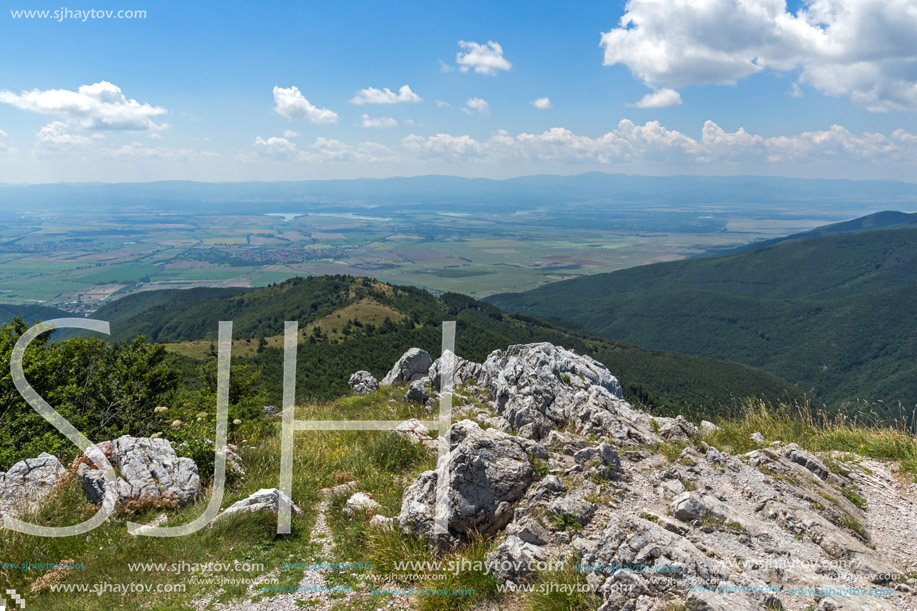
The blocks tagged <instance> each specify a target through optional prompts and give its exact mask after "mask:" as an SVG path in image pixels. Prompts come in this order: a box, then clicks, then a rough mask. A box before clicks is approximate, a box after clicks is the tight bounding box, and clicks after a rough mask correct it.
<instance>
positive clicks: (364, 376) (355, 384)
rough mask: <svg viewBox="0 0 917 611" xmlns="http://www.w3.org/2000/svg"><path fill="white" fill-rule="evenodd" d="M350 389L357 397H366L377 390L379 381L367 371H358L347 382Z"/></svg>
mask: <svg viewBox="0 0 917 611" xmlns="http://www.w3.org/2000/svg"><path fill="white" fill-rule="evenodd" d="M347 384H348V385H349V386H350V389H351V390H352V391H353V392H355V393H357V394H358V395H366V394H369V393H371V392H375V391H376V390H378V389H379V381H378V380H377V379H376V378H374V377H373V374H371V373H369V372H368V371H362V370H361V371H358V372H356V373H355V374H353V375H352V376H350V379H349V380H348V381H347Z"/></svg>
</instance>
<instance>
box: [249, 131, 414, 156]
mask: <svg viewBox="0 0 917 611" xmlns="http://www.w3.org/2000/svg"><path fill="white" fill-rule="evenodd" d="M254 152H255V156H256V157H264V158H268V159H273V160H275V161H287V162H295V163H326V162H335V161H350V162H364V163H375V162H379V161H395V160H397V159H398V156H397V154H396V153H395V151H393V150H392V149H391V148H389V147H387V146H385V145H383V144H379V143H377V142H361V143H360V144H358V145H356V146H353V145H349V144H346V143H344V142H341V141H340V140H335V139H329V138H316V140H315V142H313V143H312V144H311V145H310V146H309V147H308V148H305V149H301V148H299V147H298V146H297V145H296V144H295V143H293V142H290V141H289V140H287V139H286V138H278V137H276V136H273V137H270V138H267V139H266V140H265V139H263V138H261V137H258V138H255V144H254Z"/></svg>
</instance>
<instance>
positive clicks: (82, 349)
mask: <svg viewBox="0 0 917 611" xmlns="http://www.w3.org/2000/svg"><path fill="white" fill-rule="evenodd" d="M27 328H28V327H27V326H26V324H25V323H24V322H22V320H21V319H16V320H14V321H13V322H12V323H10V324H8V325H6V326H4V327H0V372H2V378H0V470H3V469H5V468H8V467H9V466H11V465H12V464H13V463H15V462H16V461H18V460H22V459H24V458H33V457H35V456H37V455H38V454H40V453H41V452H50V453H53V454H55V455H56V456H58V458H60V459H61V461H62V462H66V461H68V460H69V459H72V458H75V457H76V455H77V454H78V453H79V450H78V449H77V448H76V446H74V445H73V444H72V443H70V441H68V440H67V439H66V438H65V437H64V436H63V435H61V434H60V433H58V432H57V431H56V430H55V429H54V428H53V427H52V426H51V425H50V424H49V423H48V422H47V421H46V420H45V419H44V418H42V417H41V416H40V415H39V414H38V413H37V412H36V411H35V410H33V409H32V408H31V407H30V406H29V405H28V404H27V403H26V402H25V400H24V399H23V398H22V397H21V395H20V394H19V392H18V391H17V390H16V388H15V386H14V384H13V380H12V377H11V374H10V358H11V355H12V350H13V347H14V346H15V344H16V341H17V340H18V338H19V337H20V336H21V335H22V333H24V332H25V331H26V329H27ZM184 366H185V367H184V370H183V369H182V368H181V367H180V365H179V360H178V359H176V358H175V357H174V356H173V355H170V354H169V353H167V352H166V351H165V349H164V348H163V347H162V346H157V345H154V344H150V343H149V342H147V341H145V340H144V338H142V337H138V338H135V339H133V340H132V341H130V342H127V343H123V344H121V343H107V342H104V341H102V340H101V339H96V338H81V337H72V338H70V339H67V340H63V341H58V342H51V341H50V335H49V334H43V335H41V336H39V337H38V338H36V339H35V340H33V341H32V343H31V344H30V346H29V349H28V350H27V351H26V354H25V356H24V359H23V369H24V373H25V377H26V380H28V382H29V383H30V384H31V385H32V386H33V388H35V390H36V392H38V394H39V396H41V397H42V398H44V399H45V401H47V402H48V403H49V404H50V405H51V406H52V407H53V408H54V409H55V410H57V411H58V413H60V414H61V416H63V417H64V418H66V419H67V421H68V422H70V423H71V424H72V425H73V426H75V427H76V428H77V430H79V431H80V432H81V433H83V434H84V435H86V436H87V437H88V438H89V439H90V441H93V442H99V441H105V440H110V439H114V438H116V437H120V436H121V435H132V436H135V437H149V436H150V435H154V434H156V433H159V434H160V435H162V436H165V437H167V438H168V439H170V440H171V441H175V442H178V443H179V444H181V443H184V446H179V448H178V452H179V453H180V454H183V455H186V456H189V457H191V458H194V459H195V462H196V463H197V464H198V466H199V467H200V468H201V471H202V474H203V475H205V476H206V475H208V474H209V472H210V471H212V468H213V457H214V449H213V444H212V441H213V438H214V432H215V428H216V362H215V361H210V362H207V363H203V364H202V363H200V362H197V363H194V364H193V365H192V366H190V367H189V366H188V364H187V363H184ZM263 405H264V395H263V390H262V384H261V380H260V376H259V374H258V372H257V371H256V370H253V369H251V368H250V367H248V366H245V365H238V366H234V367H232V369H231V375H230V384H229V441H230V443H235V444H237V445H239V444H241V443H243V442H248V443H253V442H255V441H256V440H257V439H258V438H260V437H261V436H262V435H263V434H264V433H265V432H266V430H267V429H268V428H269V427H270V426H271V424H270V423H266V422H265V421H264V418H263V417H262V413H261V408H262V406H263ZM157 407H164V408H166V409H165V411H157V410H156V408H157ZM235 420H240V421H241V424H238V425H237V424H234V421H235ZM208 440H209V443H208Z"/></svg>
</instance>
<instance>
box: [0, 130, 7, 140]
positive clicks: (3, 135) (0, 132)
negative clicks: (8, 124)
mask: <svg viewBox="0 0 917 611" xmlns="http://www.w3.org/2000/svg"><path fill="white" fill-rule="evenodd" d="M7 136H9V134H7V133H6V132H5V131H3V130H2V129H0V138H6V137H7Z"/></svg>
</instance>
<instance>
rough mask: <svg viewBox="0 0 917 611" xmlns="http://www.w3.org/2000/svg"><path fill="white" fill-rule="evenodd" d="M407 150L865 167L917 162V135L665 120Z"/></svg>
mask: <svg viewBox="0 0 917 611" xmlns="http://www.w3.org/2000/svg"><path fill="white" fill-rule="evenodd" d="M401 144H402V146H403V147H404V148H405V149H406V150H407V151H408V152H410V153H412V154H413V155H415V156H417V157H418V158H420V159H421V160H424V159H445V160H449V161H470V162H499V161H508V160H514V159H516V160H534V161H543V162H568V163H574V162H593V163H598V164H603V165H612V164H627V163H634V162H642V161H647V162H656V163H671V164H679V165H685V164H693V165H697V166H706V165H709V164H711V163H713V162H719V163H721V164H733V165H734V164H737V163H741V162H749V163H756V164H757V163H761V162H767V163H787V162H791V163H794V164H797V165H798V164H800V163H808V164H819V163H825V162H833V163H834V162H839V163H849V164H856V165H858V166H859V165H862V164H863V163H870V162H879V161H885V162H893V163H902V164H915V163H917V136H915V135H914V134H910V133H908V132H906V131H904V130H901V129H899V130H895V131H894V132H892V134H891V135H884V134H878V133H870V132H864V133H862V134H855V133H852V132H850V131H849V130H847V129H846V128H844V127H842V126H840V125H834V126H832V127H831V128H829V129H826V130H819V131H810V132H802V133H799V134H793V135H787V136H772V137H764V136H761V135H758V134H752V133H749V132H747V131H746V130H744V129H743V128H741V127H740V128H738V129H737V130H736V131H734V132H728V131H726V130H724V129H723V128H721V127H720V126H719V125H717V124H716V123H714V122H713V121H707V122H706V123H705V124H704V126H703V128H702V130H701V134H700V138H693V137H691V136H689V135H687V134H684V133H682V132H679V131H677V130H672V129H668V128H666V127H665V126H663V125H662V124H661V123H659V122H658V121H648V122H647V123H645V124H643V125H638V124H635V123H634V122H632V121H630V120H627V119H624V120H622V121H620V122H619V123H618V126H617V127H616V128H615V129H613V130H611V131H609V132H607V133H605V134H603V135H600V136H598V137H595V138H592V137H589V136H581V135H577V134H575V133H573V132H572V131H570V130H569V129H566V128H563V127H554V128H552V129H549V130H547V131H545V132H542V133H540V134H538V133H526V132H523V133H520V134H518V135H516V136H512V135H510V134H508V133H507V132H505V131H498V132H495V133H493V134H492V135H491V136H490V137H489V138H487V139H486V140H480V141H479V140H475V139H474V138H471V137H470V136H468V135H463V136H452V135H450V134H437V135H436V136H431V137H423V136H417V135H411V136H407V137H405V138H403V139H402V140H401Z"/></svg>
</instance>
